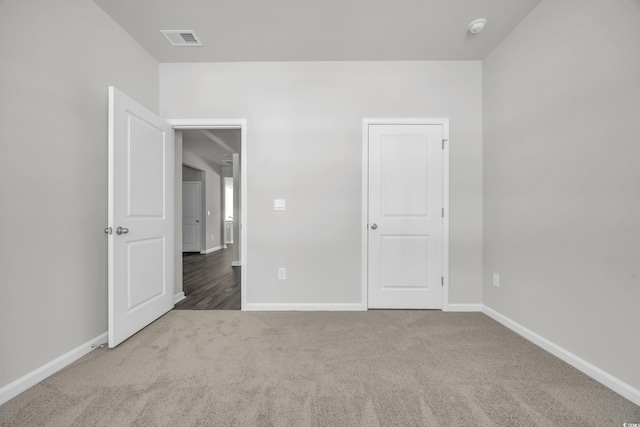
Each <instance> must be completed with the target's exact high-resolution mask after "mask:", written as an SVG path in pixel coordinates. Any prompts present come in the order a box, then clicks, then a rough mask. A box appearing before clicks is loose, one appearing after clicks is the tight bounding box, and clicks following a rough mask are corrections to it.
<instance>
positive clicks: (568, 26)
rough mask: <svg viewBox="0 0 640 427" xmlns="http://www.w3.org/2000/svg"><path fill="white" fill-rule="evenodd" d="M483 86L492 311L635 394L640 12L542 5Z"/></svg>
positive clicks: (491, 60) (495, 60) (491, 61)
mask: <svg viewBox="0 0 640 427" xmlns="http://www.w3.org/2000/svg"><path fill="white" fill-rule="evenodd" d="M483 76H484V80H483V91H484V219H485V220H484V303H485V304H486V305H487V306H489V307H491V308H493V309H495V310H497V311H498V312H500V313H502V314H504V315H506V316H507V317H509V318H511V319H513V320H515V321H516V322H518V323H520V324H522V325H523V326H525V327H527V328H529V329H531V330H533V331H534V332H536V333H538V334H540V335H542V336H543V337H545V338H547V339H549V340H550V341H552V342H554V343H556V344H558V345H560V346H562V347H564V348H565V349H567V350H569V351H570V352H572V353H574V354H576V355H577V356H579V357H581V358H583V359H584V360H586V361H588V362H590V363H592V364H594V365H596V366H597V367H599V368H601V369H604V370H605V371H607V372H609V373H610V374H612V375H614V376H616V377H618V378H619V379H621V380H622V381H624V382H626V383H628V384H630V385H631V386H633V387H635V388H637V389H638V388H640V369H638V361H639V360H640V339H639V338H638V337H639V333H640V332H639V331H640V316H639V315H638V301H640V167H639V165H640V162H639V160H640V144H639V143H638V141H639V135H640V120H639V118H640V2H637V1H629V0H612V1H606V2H603V1H600V0H563V1H550V0H545V1H543V2H542V3H541V4H540V5H539V6H538V7H537V8H536V9H535V10H534V11H533V12H532V13H531V14H530V15H529V16H528V17H527V18H526V19H525V20H524V22H523V23H522V24H521V25H520V26H518V27H517V28H516V29H515V30H514V31H513V32H512V33H511V35H510V36H509V37H507V38H506V39H505V40H504V41H503V42H502V43H501V44H500V45H499V46H498V47H497V48H496V49H495V50H494V51H493V52H492V53H491V54H490V55H489V56H488V57H487V58H486V60H485V61H484V63H483ZM492 272H497V273H500V279H501V283H500V288H495V287H492V285H491V274H492Z"/></svg>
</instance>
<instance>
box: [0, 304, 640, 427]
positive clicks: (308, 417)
mask: <svg viewBox="0 0 640 427" xmlns="http://www.w3.org/2000/svg"><path fill="white" fill-rule="evenodd" d="M625 422H626V423H637V422H640V407H638V406H637V405H634V404H633V403H632V402H630V401H628V400H626V399H624V398H622V397H621V396H619V395H617V394H616V393H614V392H613V391H611V390H609V389H607V388H606V387H604V386H602V385H600V384H599V383H597V382H596V381H594V380H592V379H590V378H589V377H587V376H585V375H584V374H582V373H581V372H579V371H577V370H576V369H574V368H572V367H571V366H569V365H567V364H566V363H564V362H562V361H560V360H559V359H557V358H555V357H554V356H552V355H551V354H549V353H547V352H545V351H544V350H542V349H540V348H538V347H536V346H535V345H533V344H531V343H529V342H528V341H526V340H525V339H523V338H521V337H519V336H518V335H516V334H514V333H513V332H511V331H510V330H508V329H507V328H505V327H503V326H502V325H500V324H498V323H497V322H495V321H493V320H492V319H490V318H489V317H487V316H485V315H484V314H481V313H442V312H433V311H368V312H309V313H295V312H270V313H256V312H237V311H171V312H169V313H167V314H166V315H165V316H163V317H162V318H160V319H159V320H157V321H156V322H154V323H153V324H151V325H149V326H148V327H147V328H145V329H144V330H142V331H141V332H139V333H138V334H136V335H134V336H133V337H131V338H130V339H129V340H127V341H125V342H124V343H123V344H121V345H120V346H119V347H117V348H115V349H106V348H102V349H97V350H95V351H93V352H92V353H90V354H89V355H87V356H85V357H83V358H82V359H80V360H78V361H77V362H75V363H74V364H72V365H70V366H69V367H67V368H65V369H64V370H62V371H60V372H58V373H57V374H55V375H53V376H51V377H49V378H48V379H46V380H45V381H43V382H41V383H40V384H38V385H36V386H35V387H33V388H31V389H30V390H28V391H26V392H24V393H23V394H21V395H19V396H18V397H16V398H15V399H13V400H11V401H9V402H7V403H6V404H5V405H3V406H2V407H0V425H2V426H3V427H4V426H11V427H14V426H192V425H193V426H563V427H567V426H580V427H585V426H597V427H601V426H617V427H621V426H623V424H624V423H625Z"/></svg>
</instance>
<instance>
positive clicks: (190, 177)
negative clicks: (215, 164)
mask: <svg viewBox="0 0 640 427" xmlns="http://www.w3.org/2000/svg"><path fill="white" fill-rule="evenodd" d="M182 181H183V182H184V181H199V182H202V171H199V170H196V169H194V168H190V167H189V166H185V165H182Z"/></svg>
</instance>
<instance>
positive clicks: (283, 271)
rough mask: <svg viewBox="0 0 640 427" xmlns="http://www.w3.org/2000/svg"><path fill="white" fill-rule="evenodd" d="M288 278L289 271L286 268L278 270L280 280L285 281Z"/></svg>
mask: <svg viewBox="0 0 640 427" xmlns="http://www.w3.org/2000/svg"><path fill="white" fill-rule="evenodd" d="M286 278H287V269H286V268H284V267H280V268H278V279H280V280H285V279H286Z"/></svg>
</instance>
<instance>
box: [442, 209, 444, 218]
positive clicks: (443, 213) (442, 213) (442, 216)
mask: <svg viewBox="0 0 640 427" xmlns="http://www.w3.org/2000/svg"><path fill="white" fill-rule="evenodd" d="M442 218H444V208H442Z"/></svg>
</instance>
